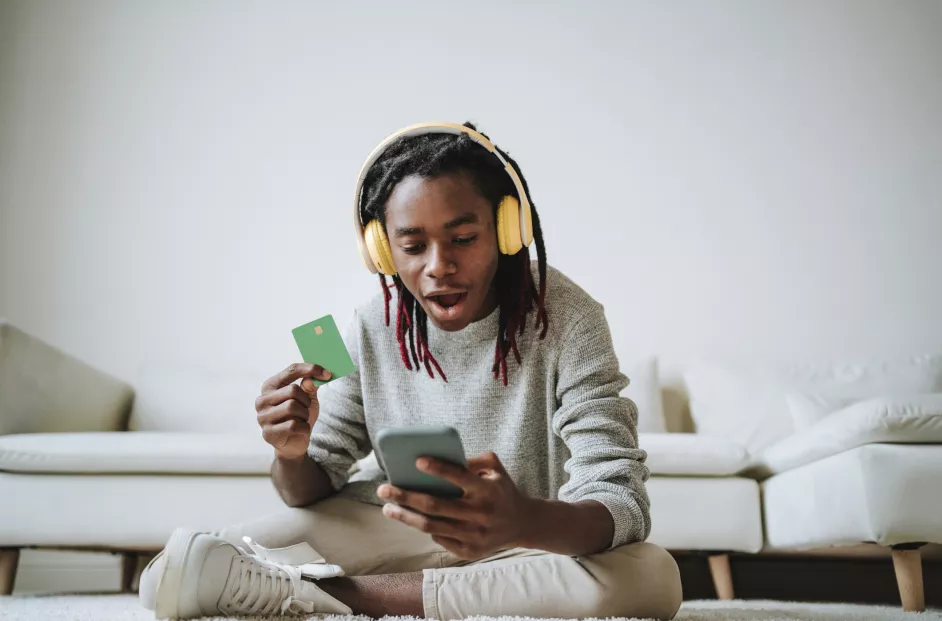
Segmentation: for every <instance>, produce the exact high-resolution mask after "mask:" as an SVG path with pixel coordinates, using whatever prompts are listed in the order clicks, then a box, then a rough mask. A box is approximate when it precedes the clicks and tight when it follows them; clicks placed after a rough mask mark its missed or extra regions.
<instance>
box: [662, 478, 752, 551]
mask: <svg viewBox="0 0 942 621" xmlns="http://www.w3.org/2000/svg"><path fill="white" fill-rule="evenodd" d="M647 488H648V496H649V497H650V498H651V536H650V537H649V538H648V541H650V542H651V543H654V544H657V545H659V546H662V547H664V548H667V549H668V550H708V551H715V550H728V551H735V552H758V551H759V550H761V549H762V509H761V503H760V499H759V484H758V483H756V482H755V481H754V480H752V479H745V478H740V477H716V478H702V477H651V479H649V480H648V483H647Z"/></svg>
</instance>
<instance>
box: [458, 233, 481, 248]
mask: <svg viewBox="0 0 942 621" xmlns="http://www.w3.org/2000/svg"><path fill="white" fill-rule="evenodd" d="M477 238H478V236H477V235H466V236H464V237H456V238H455V243H456V244H458V245H459V246H467V245H468V244H470V243H471V242H473V241H474V240H476V239H477Z"/></svg>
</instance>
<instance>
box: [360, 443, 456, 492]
mask: <svg viewBox="0 0 942 621" xmlns="http://www.w3.org/2000/svg"><path fill="white" fill-rule="evenodd" d="M376 441H377V447H376V455H377V457H378V458H379V460H380V465H382V466H383V468H384V469H385V471H386V476H387V477H388V478H389V482H390V483H391V484H392V485H395V486H396V487H400V488H402V489H405V490H410V491H415V492H421V493H423V494H429V495H431V496H438V497H440V498H461V496H462V495H464V490H462V489H461V488H460V487H458V486H457V485H455V484H454V483H451V482H449V481H446V480H445V479H442V478H440V477H436V476H432V475H430V474H427V473H425V472H422V471H420V470H419V469H418V468H416V466H415V462H416V460H418V459H419V458H420V457H435V458H438V459H441V460H443V461H447V462H450V463H453V464H457V465H459V466H464V467H467V466H468V462H467V460H466V459H465V454H464V447H463V446H462V444H461V437H460V436H459V435H458V431H457V430H456V429H454V428H453V427H448V426H444V425H418V426H414V427H390V428H386V429H382V430H380V431H379V433H377V434H376Z"/></svg>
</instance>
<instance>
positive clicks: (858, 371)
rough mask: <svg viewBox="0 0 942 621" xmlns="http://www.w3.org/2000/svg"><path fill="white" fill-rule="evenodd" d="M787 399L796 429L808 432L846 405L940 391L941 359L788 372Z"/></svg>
mask: <svg viewBox="0 0 942 621" xmlns="http://www.w3.org/2000/svg"><path fill="white" fill-rule="evenodd" d="M789 384H790V385H791V386H792V387H793V388H792V390H790V391H789V394H788V396H787V400H788V406H789V412H790V414H791V418H792V423H793V424H794V426H795V429H796V430H801V429H807V428H808V427H811V426H813V425H815V424H816V423H817V422H818V421H820V420H822V419H824V418H825V417H826V416H829V415H830V414H831V413H833V412H836V411H838V410H841V409H843V408H845V407H847V406H849V405H852V404H854V403H857V402H860V401H866V400H868V399H874V398H876V397H880V396H884V395H921V394H930V393H937V392H942V356H928V355H921V356H911V357H907V358H897V359H888V360H882V361H879V362H875V361H872V362H869V363H866V364H865V363H846V364H834V365H830V366H827V367H821V368H812V367H806V366H795V367H792V368H791V369H789Z"/></svg>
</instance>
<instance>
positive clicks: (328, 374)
mask: <svg viewBox="0 0 942 621" xmlns="http://www.w3.org/2000/svg"><path fill="white" fill-rule="evenodd" d="M323 377H324V379H330V371H328V370H327V369H324V373H323Z"/></svg>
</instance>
